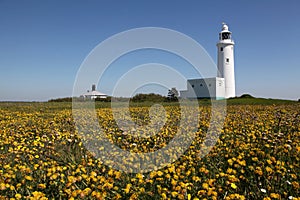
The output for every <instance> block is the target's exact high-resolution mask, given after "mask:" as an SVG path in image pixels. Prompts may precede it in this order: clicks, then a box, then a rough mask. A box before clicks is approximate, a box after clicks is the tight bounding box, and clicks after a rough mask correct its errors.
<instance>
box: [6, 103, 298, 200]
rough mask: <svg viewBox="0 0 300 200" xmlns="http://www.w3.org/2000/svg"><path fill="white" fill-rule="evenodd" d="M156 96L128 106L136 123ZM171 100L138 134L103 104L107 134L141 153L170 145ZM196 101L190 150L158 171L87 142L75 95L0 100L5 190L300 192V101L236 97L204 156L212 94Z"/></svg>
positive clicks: (57, 193) (27, 194)
mask: <svg viewBox="0 0 300 200" xmlns="http://www.w3.org/2000/svg"><path fill="white" fill-rule="evenodd" d="M149 105H150V104H147V103H143V104H138V103H137V104H132V105H131V107H130V112H131V116H132V118H133V119H134V120H135V122H136V123H139V124H142V125H143V124H147V123H149ZM164 107H165V109H166V111H167V116H168V119H170V120H169V121H168V120H167V122H166V125H165V126H163V128H162V129H160V131H159V133H157V134H156V135H154V136H151V137H147V138H142V139H141V138H138V137H132V136H131V135H130V132H129V133H127V134H124V132H122V131H121V130H120V129H118V127H117V125H116V123H115V121H114V118H113V115H112V111H111V109H110V108H109V104H108V103H101V102H97V103H96V111H97V116H98V119H99V122H100V124H101V126H102V128H104V129H105V133H106V135H107V137H108V138H109V140H110V141H111V142H112V143H114V144H115V145H118V146H119V147H120V148H122V149H124V150H127V151H132V152H136V153H144V152H153V151H156V150H158V149H160V148H163V147H165V146H166V145H167V144H168V142H169V141H170V139H172V138H173V137H174V135H175V134H176V132H177V128H178V127H177V126H178V123H174V119H177V118H178V116H180V109H179V107H178V105H177V104H176V103H174V104H172V103H166V104H165V105H164ZM120 109H121V108H120ZM199 109H200V111H201V116H200V121H199V124H198V126H197V131H196V137H195V138H194V140H193V142H192V143H191V145H190V146H189V148H188V149H187V150H186V151H184V154H183V155H181V156H180V157H178V159H176V160H175V161H174V162H172V163H170V164H168V165H167V166H165V167H163V168H160V169H157V170H153V171H150V172H147V173H125V172H123V171H119V170H116V169H114V168H111V167H109V166H107V165H105V164H104V163H103V162H102V161H101V160H99V159H97V158H96V157H95V155H94V154H93V153H92V152H89V151H88V150H87V149H86V148H85V146H84V145H83V144H84V141H82V138H80V136H79V134H78V130H77V129H76V128H75V125H74V120H73V117H72V105H71V103H68V102H66V103H63V102H61V103H57V102H51V103H49V102H47V103H46V102H45V103H37V102H36V103H5V102H2V103H0V152H1V154H0V199H188V200H191V199H194V200H197V199H264V200H270V199H300V181H299V180H300V177H299V176H300V156H299V155H300V103H298V102H289V101H276V102H272V101H270V100H266V101H256V102H255V101H253V100H244V101H243V100H240V99H239V100H236V101H234V100H229V101H228V106H227V116H226V119H225V122H224V127H223V129H222V130H221V135H220V137H219V139H218V141H217V143H216V145H215V146H214V147H213V148H212V150H211V151H210V152H209V153H208V154H207V155H206V156H204V157H200V156H198V155H199V153H200V151H201V149H200V146H201V144H202V142H203V138H204V136H205V133H206V131H207V130H208V128H209V114H210V112H211V110H210V106H209V103H207V102H204V103H200V106H199ZM87 120H88V119H87ZM175 121H176V120H175ZM133 144H134V145H133Z"/></svg>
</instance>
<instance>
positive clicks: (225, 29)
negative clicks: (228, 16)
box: [222, 23, 228, 31]
mask: <svg viewBox="0 0 300 200" xmlns="http://www.w3.org/2000/svg"><path fill="white" fill-rule="evenodd" d="M222 31H228V26H227V24H225V23H223V27H222Z"/></svg>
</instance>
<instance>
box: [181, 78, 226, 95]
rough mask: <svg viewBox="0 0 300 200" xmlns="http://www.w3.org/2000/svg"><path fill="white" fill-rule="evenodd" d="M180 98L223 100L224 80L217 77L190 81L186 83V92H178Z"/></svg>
mask: <svg viewBox="0 0 300 200" xmlns="http://www.w3.org/2000/svg"><path fill="white" fill-rule="evenodd" d="M180 96H181V97H183V98H211V99H217V100H220V99H224V97H225V80H224V78H219V77H214V78H203V79H190V80H188V81H187V90H184V91H180Z"/></svg>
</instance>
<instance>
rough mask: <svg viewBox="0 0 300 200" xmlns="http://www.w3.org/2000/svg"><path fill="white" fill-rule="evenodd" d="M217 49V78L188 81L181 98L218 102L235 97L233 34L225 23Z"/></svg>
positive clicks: (181, 92)
mask: <svg viewBox="0 0 300 200" xmlns="http://www.w3.org/2000/svg"><path fill="white" fill-rule="evenodd" d="M217 48H218V73H217V77H214V78H202V79H190V80H188V81H187V90H184V91H180V97H182V98H211V99H217V100H220V99H225V98H230V97H235V77H234V41H233V40H232V39H231V32H230V31H229V29H228V26H227V25H226V24H225V23H223V26H222V31H221V32H220V33H219V42H218V43H217Z"/></svg>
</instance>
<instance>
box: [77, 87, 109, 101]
mask: <svg viewBox="0 0 300 200" xmlns="http://www.w3.org/2000/svg"><path fill="white" fill-rule="evenodd" d="M82 96H83V97H84V98H85V99H97V98H101V99H106V98H107V95H106V94H104V93H101V92H99V91H97V90H96V85H92V91H87V93H85V94H83V95H82Z"/></svg>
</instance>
